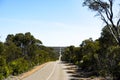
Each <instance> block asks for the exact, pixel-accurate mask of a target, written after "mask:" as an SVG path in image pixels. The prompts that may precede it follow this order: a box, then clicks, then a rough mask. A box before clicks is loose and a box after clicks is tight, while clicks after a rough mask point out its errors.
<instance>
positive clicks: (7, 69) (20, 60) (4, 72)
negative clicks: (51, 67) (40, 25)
mask: <svg viewBox="0 0 120 80" xmlns="http://www.w3.org/2000/svg"><path fill="white" fill-rule="evenodd" d="M56 59H57V57H56V53H55V52H54V51H53V49H50V48H48V47H45V46H43V45H42V42H41V41H40V40H38V39H36V38H34V36H33V35H31V33H30V32H27V33H25V34H23V33H18V34H16V35H13V34H9V35H8V36H7V38H6V41H5V43H2V42H0V80H2V79H4V78H6V77H8V76H9V75H18V74H21V73H23V72H25V71H28V70H29V69H31V68H33V67H34V66H36V65H40V64H42V63H45V62H47V61H51V60H56Z"/></svg>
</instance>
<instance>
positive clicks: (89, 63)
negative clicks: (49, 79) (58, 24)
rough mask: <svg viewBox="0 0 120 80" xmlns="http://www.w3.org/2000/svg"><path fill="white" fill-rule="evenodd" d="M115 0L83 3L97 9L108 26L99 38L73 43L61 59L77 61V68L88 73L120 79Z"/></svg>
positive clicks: (119, 30) (119, 17)
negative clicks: (75, 44) (77, 43)
mask: <svg viewBox="0 0 120 80" xmlns="http://www.w3.org/2000/svg"><path fill="white" fill-rule="evenodd" d="M115 1H117V0H84V2H83V6H87V7H88V8H89V9H90V10H92V11H94V12H97V14H96V16H99V17H100V18H101V20H102V21H103V22H104V23H105V26H104V28H103V29H102V32H101V36H100V37H99V38H98V39H96V40H92V38H89V39H86V40H84V41H82V43H81V44H80V47H74V46H70V47H68V48H66V50H65V51H64V53H63V57H62V60H63V61H66V62H69V63H73V64H76V65H77V66H78V67H79V71H78V72H79V73H80V72H81V71H83V72H84V73H86V74H85V75H86V77H93V76H101V77H104V78H105V79H106V80H120V13H119V12H118V15H115V14H116V12H115V10H114V9H115V7H114V6H115V5H114V3H115ZM117 4H119V3H117ZM118 9H119V8H118ZM118 11H119V10H118Z"/></svg>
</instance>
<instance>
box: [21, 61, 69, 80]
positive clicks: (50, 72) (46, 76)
mask: <svg viewBox="0 0 120 80" xmlns="http://www.w3.org/2000/svg"><path fill="white" fill-rule="evenodd" d="M64 68H65V66H64V65H63V64H62V63H61V62H60V61H59V60H58V61H54V62H50V63H48V64H46V65H45V66H44V67H43V68H41V69H40V70H38V71H37V72H35V73H33V74H32V75H30V76H28V77H26V78H24V79H23V80H69V78H68V75H67V73H66V71H65V70H64Z"/></svg>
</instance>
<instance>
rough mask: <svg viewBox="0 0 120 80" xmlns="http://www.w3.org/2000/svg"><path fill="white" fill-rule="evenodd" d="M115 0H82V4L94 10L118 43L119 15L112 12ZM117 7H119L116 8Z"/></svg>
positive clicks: (119, 31)
mask: <svg viewBox="0 0 120 80" xmlns="http://www.w3.org/2000/svg"><path fill="white" fill-rule="evenodd" d="M114 1H115V0H84V2H83V5H84V6H88V8H89V9H91V10H93V11H96V12H97V13H98V14H97V15H99V16H100V17H101V19H102V21H103V22H105V24H106V26H107V27H108V28H109V30H110V32H111V33H112V35H113V37H114V39H115V40H116V42H117V43H118V44H119V45H120V16H117V20H116V19H114V18H115V17H116V15H115V14H116V13H115V12H114V10H113V9H114ZM118 9H119V8H118Z"/></svg>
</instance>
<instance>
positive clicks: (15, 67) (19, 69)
mask: <svg viewBox="0 0 120 80" xmlns="http://www.w3.org/2000/svg"><path fill="white" fill-rule="evenodd" d="M10 67H11V68H12V74H13V75H18V74H20V73H23V72H25V71H27V70H28V69H29V65H28V62H27V61H26V60H24V59H23V58H19V59H17V60H14V61H12V62H11V63H10Z"/></svg>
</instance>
